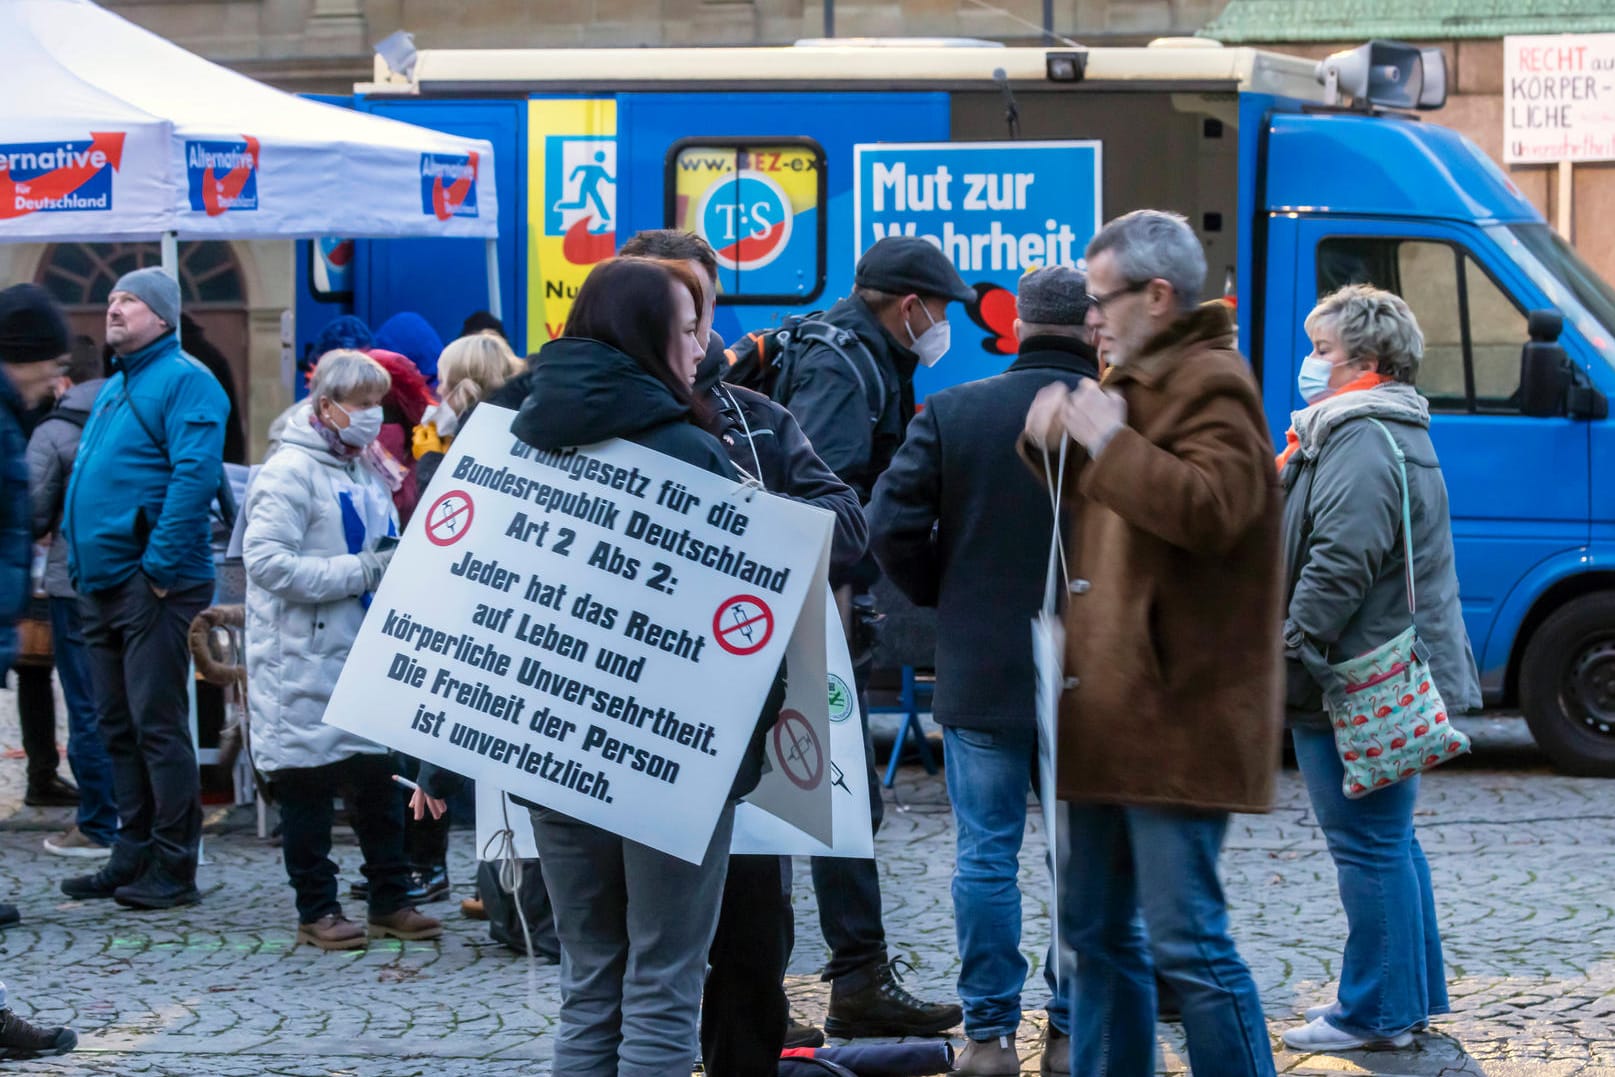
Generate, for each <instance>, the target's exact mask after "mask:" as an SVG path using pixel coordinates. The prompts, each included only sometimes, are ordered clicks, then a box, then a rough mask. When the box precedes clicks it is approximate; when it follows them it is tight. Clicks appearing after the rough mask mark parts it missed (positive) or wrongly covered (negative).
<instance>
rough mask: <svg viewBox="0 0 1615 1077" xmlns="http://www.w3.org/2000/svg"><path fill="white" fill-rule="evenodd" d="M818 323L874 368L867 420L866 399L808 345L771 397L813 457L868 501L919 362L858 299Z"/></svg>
mask: <svg viewBox="0 0 1615 1077" xmlns="http://www.w3.org/2000/svg"><path fill="white" fill-rule="evenodd" d="M822 320H824V321H826V322H828V323H830V324H831V325H834V326H838V327H840V328H842V329H850V330H851V331H852V332H853V333H855V334H857V336H858V339H859V340H861V341H863V344H864V347H866V348H867V349H869V354H870V356H871V357H873V359H874V360H875V363H876V365H877V366H878V367H879V368H880V376H881V381H882V382H883V383H884V391H883V392H882V394H881V398H880V411H879V415H878V416H876V417H875V421H873V422H871V421H870V420H871V413H870V395H869V393H867V392H866V391H865V389H864V387H863V386H861V385H859V384H858V380H857V376H856V375H855V374H854V373H853V372H852V371H851V370H849V369H848V367H847V364H846V363H845V362H843V361H842V360H841V358H840V357H839V356H837V355H836V354H835V352H834V351H833V350H832V349H831V348H830V347H829V346H828V345H826V344H819V343H811V344H808V345H807V346H806V347H805V348H804V349H803V350H802V352H801V354H800V355H798V356H796V357H795V358H794V359H793V361H792V362H790V363H788V364H787V365H786V367H785V368H783V369H782V370H781V371H780V378H779V382H778V384H776V385H775V387H774V399H775V400H777V401H778V402H779V403H781V404H783V405H785V407H786V408H788V409H790V412H791V414H792V415H793V416H795V417H796V421H797V422H798V423H800V424H801V425H802V432H803V433H804V434H806V435H807V438H808V441H809V442H810V443H812V445H813V451H814V452H816V453H818V455H819V459H821V460H823V461H824V462H825V463H826V464H828V465H829V466H830V470H832V471H834V472H835V473H836V474H837V475H838V476H840V478H841V481H842V482H845V483H846V484H847V485H848V486H851V487H852V488H853V489H854V490H856V491H857V492H858V497H859V500H861V501H866V502H867V501H868V500H869V495H870V491H871V490H872V489H873V488H874V486H875V480H876V479H878V478H880V474H881V472H883V471H885V470H886V468H887V465H889V464H890V463H891V460H892V454H894V453H895V452H897V447H898V446H899V445H900V444H902V442H903V431H904V430H905V429H906V428H907V426H908V421H909V419H910V417H912V416H913V414H914V368H915V366H917V365H918V363H919V359H918V357H917V356H915V354H914V353H913V352H912V351H910V350H909V349H907V348H905V347H903V346H902V345H900V344H899V343H898V342H897V341H896V340H894V339H892V336H891V334H890V333H888V332H886V330H885V329H884V328H882V327H881V324H880V322H879V321H877V320H876V318H875V315H874V313H873V312H872V311H871V310H870V309H869V306H868V304H866V303H865V302H864V301H863V300H862V299H859V298H858V297H857V296H855V295H851V296H848V297H847V298H845V299H843V300H842V301H841V302H839V303H837V304H836V305H835V306H833V307H831V308H830V309H829V310H827V311H825V312H824V314H823V316H822Z"/></svg>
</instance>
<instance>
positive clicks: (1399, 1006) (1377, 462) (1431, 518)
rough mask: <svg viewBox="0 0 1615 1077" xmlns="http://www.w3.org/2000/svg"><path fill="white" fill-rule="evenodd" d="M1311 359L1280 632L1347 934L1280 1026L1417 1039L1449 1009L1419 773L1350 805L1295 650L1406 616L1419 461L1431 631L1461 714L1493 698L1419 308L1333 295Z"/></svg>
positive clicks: (1332, 1041) (1334, 1040)
mask: <svg viewBox="0 0 1615 1077" xmlns="http://www.w3.org/2000/svg"><path fill="white" fill-rule="evenodd" d="M1306 330H1307V335H1308V336H1310V337H1311V338H1312V344H1313V349H1314V350H1313V353H1312V354H1311V355H1309V356H1307V358H1306V360H1305V361H1304V362H1303V363H1302V365H1301V375H1300V378H1299V380H1298V384H1299V387H1300V390H1301V395H1302V397H1303V398H1304V399H1305V400H1306V401H1307V402H1308V406H1307V407H1306V408H1304V409H1303V410H1301V411H1298V412H1296V413H1295V415H1294V416H1293V418H1292V422H1293V426H1292V428H1291V430H1290V434H1289V439H1288V441H1289V444H1288V446H1287V447H1286V449H1285V450H1284V453H1283V454H1282V455H1281V456H1280V457H1279V467H1280V473H1281V481H1282V484H1283V486H1284V490H1285V508H1284V552H1285V565H1286V569H1287V578H1288V581H1289V588H1290V590H1289V594H1290V599H1289V607H1288V616H1287V617H1286V619H1285V623H1284V639H1285V646H1286V649H1287V652H1288V653H1289V654H1290V655H1291V656H1292V660H1291V661H1290V662H1289V674H1290V684H1289V692H1288V695H1289V698H1288V701H1287V704H1288V710H1289V717H1290V727H1291V735H1292V736H1293V738H1294V740H1295V754H1296V759H1297V761H1298V762H1299V764H1300V767H1301V774H1302V777H1303V778H1304V779H1305V780H1306V784H1307V792H1308V793H1309V794H1310V796H1311V799H1312V808H1313V812H1314V813H1315V814H1316V815H1317V818H1318V825H1319V826H1320V827H1322V829H1323V833H1324V839H1325V841H1326V842H1327V844H1328V846H1329V854H1330V856H1331V857H1333V858H1334V861H1335V871H1336V874H1337V877H1338V880H1339V885H1340V898H1341V902H1342V904H1344V906H1345V910H1346V923H1347V928H1348V933H1347V937H1346V951H1345V957H1344V959H1343V960H1342V962H1341V969H1340V986H1339V990H1338V997H1337V999H1336V1001H1335V1002H1333V1003H1331V1004H1328V1005H1323V1006H1316V1007H1313V1008H1312V1009H1309V1010H1308V1011H1307V1014H1306V1016H1307V1018H1308V1022H1307V1023H1306V1024H1305V1025H1302V1026H1300V1027H1299V1028H1294V1029H1291V1030H1289V1031H1288V1032H1286V1033H1284V1042H1285V1043H1286V1044H1288V1045H1289V1046H1290V1047H1292V1048H1294V1049H1295V1050H1302V1051H1345V1050H1354V1049H1358V1048H1363V1047H1373V1048H1384V1047H1406V1046H1408V1045H1409V1044H1410V1043H1411V1042H1412V1040H1413V1033H1414V1032H1415V1031H1417V1030H1420V1029H1422V1028H1424V1027H1425V1025H1426V1024H1427V1023H1428V1021H1429V1018H1430V1016H1431V1015H1432V1014H1441V1013H1446V1012H1447V986H1446V979H1445V969H1444V966H1443V962H1442V957H1441V935H1440V931H1439V929H1438V927H1437V925H1436V913H1435V899H1434V896H1433V894H1432V892H1431V886H1430V867H1429V864H1428V863H1426V861H1425V858H1424V852H1423V850H1421V849H1420V848H1419V840H1418V838H1417V837H1416V836H1415V835H1414V833H1413V808H1414V804H1415V802H1416V801H1417V799H1418V793H1419V778H1418V776H1417V775H1415V776H1413V777H1410V778H1407V779H1405V780H1403V781H1400V782H1397V783H1396V784H1394V785H1390V786H1387V787H1385V788H1383V789H1379V790H1376V791H1375V792H1372V793H1369V794H1368V795H1366V796H1364V797H1362V798H1360V799H1356V800H1348V799H1347V798H1346V796H1345V794H1344V793H1343V792H1342V790H1341V778H1342V775H1343V773H1344V768H1343V765H1342V763H1341V760H1340V756H1339V754H1338V752H1337V750H1336V748H1335V741H1334V734H1333V731H1332V730H1331V728H1330V726H1329V722H1328V720H1327V719H1326V718H1325V717H1324V714H1323V701H1322V694H1321V691H1320V689H1319V688H1318V686H1317V684H1316V683H1315V682H1314V681H1313V680H1312V678H1311V677H1310V676H1308V674H1307V673H1306V672H1305V670H1304V669H1303V668H1302V667H1301V665H1300V663H1299V662H1298V661H1295V660H1294V658H1293V656H1294V655H1295V654H1296V653H1298V652H1299V649H1300V648H1301V647H1303V646H1308V645H1310V646H1313V647H1316V648H1319V649H1320V650H1322V652H1323V653H1324V655H1325V656H1326V657H1327V658H1328V660H1329V661H1330V662H1341V661H1344V660H1346V659H1348V658H1355V657H1357V656H1358V655H1361V654H1365V653H1367V652H1368V651H1371V650H1373V649H1374V648H1376V647H1378V646H1380V645H1381V644H1383V643H1385V642H1386V641H1387V640H1390V639H1392V638H1393V637H1395V636H1397V635H1399V634H1400V633H1401V632H1403V631H1404V630H1406V628H1407V627H1408V620H1409V613H1408V591H1407V576H1406V560H1407V558H1406V556H1405V555H1404V553H1403V550H1404V544H1403V539H1402V470H1401V468H1399V467H1398V466H1397V460H1396V455H1395V453H1394V452H1393V451H1392V449H1391V446H1390V443H1389V442H1388V441H1387V440H1386V437H1385V433H1384V432H1383V431H1382V430H1381V428H1380V426H1379V425H1376V424H1375V423H1374V422H1371V421H1370V420H1378V422H1379V424H1382V425H1383V427H1384V430H1387V431H1389V432H1390V434H1391V436H1392V437H1393V438H1395V440H1396V444H1397V446H1398V447H1399V448H1400V449H1401V451H1402V454H1403V456H1404V457H1405V458H1406V470H1407V486H1408V490H1407V492H1408V498H1409V503H1410V507H1411V519H1412V532H1413V535H1412V538H1413V578H1414V580H1415V581H1416V584H1415V585H1416V589H1417V591H1416V593H1417V596H1418V601H1417V609H1418V613H1417V615H1416V616H1415V617H1414V618H1413V619H1414V621H1415V623H1416V626H1417V628H1418V634H1419V638H1420V639H1421V640H1422V641H1423V643H1424V644H1425V645H1426V647H1427V648H1428V650H1429V652H1430V666H1431V670H1432V672H1433V673H1434V675H1435V681H1436V688H1437V689H1439V690H1440V692H1441V695H1442V698H1443V699H1444V700H1445V702H1446V704H1447V706H1448V708H1449V710H1451V711H1452V712H1454V713H1456V712H1459V711H1464V710H1469V709H1472V708H1475V707H1478V706H1480V681H1479V677H1478V675H1477V674H1476V671H1475V659H1474V656H1473V655H1472V654H1471V652H1470V648H1469V637H1468V634H1467V633H1466V632H1465V630H1464V622H1463V611H1462V609H1461V607H1460V605H1459V602H1458V574H1457V570H1456V567H1455V566H1454V559H1453V547H1452V522H1451V519H1450V518H1449V516H1448V510H1447V487H1446V483H1445V481H1444V480H1443V479H1442V477H1441V464H1440V463H1439V461H1437V459H1436V453H1435V447H1434V446H1433V445H1432V444H1431V442H1430V430H1429V428H1430V409H1429V407H1428V405H1427V404H1426V403H1425V400H1424V398H1423V397H1421V396H1420V395H1419V393H1418V391H1417V390H1416V389H1415V388H1414V383H1415V381H1416V379H1417V377H1418V372H1419V360H1420V358H1421V357H1422V356H1423V354H1424V336H1423V334H1422V333H1421V332H1420V331H1419V326H1418V322H1417V321H1416V320H1415V319H1414V317H1413V312H1412V311H1411V310H1409V309H1408V306H1407V304H1406V303H1404V302H1403V301H1402V300H1401V299H1400V298H1398V297H1397V296H1395V295H1393V294H1391V293H1390V292H1385V291H1381V290H1380V289H1378V288H1373V287H1370V286H1368V285H1361V284H1355V285H1348V286H1347V287H1345V288H1342V289H1340V290H1339V291H1337V292H1335V293H1333V294H1331V295H1329V296H1326V297H1325V298H1324V299H1323V301H1322V302H1320V303H1319V304H1318V306H1317V307H1316V308H1315V309H1314V310H1313V311H1312V313H1311V314H1310V315H1308V316H1307V320H1306Z"/></svg>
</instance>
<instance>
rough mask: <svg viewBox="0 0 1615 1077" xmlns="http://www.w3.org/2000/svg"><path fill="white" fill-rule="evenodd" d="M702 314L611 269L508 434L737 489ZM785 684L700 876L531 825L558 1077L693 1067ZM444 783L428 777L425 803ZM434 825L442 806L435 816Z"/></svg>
mask: <svg viewBox="0 0 1615 1077" xmlns="http://www.w3.org/2000/svg"><path fill="white" fill-rule="evenodd" d="M701 307H702V289H701V285H700V283H699V281H697V280H696V279H695V277H694V276H693V275H691V274H690V273H689V271H688V270H687V269H685V268H684V267H682V266H677V265H668V264H663V263H657V262H652V261H648V260H646V259H639V258H617V259H611V260H608V261H605V262H602V263H600V264H599V265H597V266H595V268H594V269H593V270H592V271H590V273H589V276H588V278H587V279H586V280H585V281H584V283H583V286H582V287H581V288H579V290H578V295H577V299H576V301H575V302H574V304H573V307H572V312H571V315H570V317H569V318H568V319H567V325H566V330H565V332H564V334H563V335H562V336H561V337H560V338H559V339H557V340H555V341H552V342H551V343H549V344H547V345H545V347H544V350H543V352H542V354H541V356H540V358H539V361H538V362H537V363H535V364H534V366H533V369H532V371H531V375H532V377H531V381H530V386H531V392H530V395H529V396H528V398H527V400H526V402H525V403H524V404H523V405H522V408H521V411H520V413H518V415H517V417H516V419H515V422H514V423H513V424H512V426H511V432H512V433H514V434H515V435H516V436H517V437H518V438H520V439H521V440H522V441H524V442H526V443H527V444H529V445H532V446H534V447H536V448H539V449H545V450H557V449H562V448H565V447H567V446H572V445H591V444H594V443H595V442H599V441H605V440H608V439H611V438H619V437H620V438H624V439H626V440H628V441H632V442H635V443H636V444H639V445H642V446H644V447H645V448H647V449H652V450H654V451H656V452H660V453H664V454H666V455H668V456H672V457H675V458H677V459H679V460H683V461H685V462H686V463H690V464H694V465H695V466H696V467H699V468H702V469H704V470H706V471H710V472H713V473H714V474H717V475H722V476H724V477H725V478H729V479H735V478H737V477H738V473H737V472H736V471H735V468H734V466H733V465H732V464H731V463H730V462H729V457H728V455H727V454H726V453H725V452H724V449H723V446H722V445H721V444H720V443H719V441H718V440H717V438H716V437H715V436H714V431H715V429H716V427H715V425H714V423H713V420H712V416H711V414H710V412H709V411H708V409H707V408H706V407H705V406H704V405H703V404H702V403H701V402H699V401H697V400H696V399H695V398H694V396H693V395H692V393H691V389H690V384H691V382H692V381H693V380H694V377H695V368H696V364H697V363H698V362H699V360H700V359H701V356H702V349H701V346H700V345H699V343H698V342H697V332H698V329H699V325H700V320H701V318H700V311H701ZM783 700H784V682H783V681H782V680H781V681H777V682H776V684H775V687H774V690H773V692H772V693H771V695H770V698H769V700H768V701H767V702H766V703H765V704H764V706H763V709H762V711H761V713H760V714H759V715H758V719H757V722H756V724H755V726H754V729H753V732H752V737H751V743H750V745H749V747H748V749H747V752H746V754H745V756H744V757H743V759H742V761H741V764H740V767H739V771H738V773H737V774H736V776H735V780H734V783H733V785H732V786H731V788H730V791H729V804H728V805H727V806H726V807H725V809H724V811H723V812H722V814H721V815H720V816H719V818H718V824H717V826H716V828H715V829H714V831H713V834H712V837H711V839H710V842H709V844H708V847H707V852H706V855H705V856H704V857H703V859H702V862H701V863H700V864H698V865H697V864H690V863H687V862H685V861H683V860H680V859H679V858H678V857H675V856H670V855H668V854H666V853H660V852H657V851H655V850H653V849H650V848H648V847H647V846H644V845H641V844H639V843H637V842H633V841H629V840H627V839H625V838H622V837H620V836H618V835H616V834H612V833H610V832H609V831H606V830H603V829H601V828H599V827H596V826H591V825H590V824H587V823H584V822H581V821H580V820H577V819H573V818H571V817H569V816H566V815H564V814H562V813H561V812H558V811H554V810H552V809H548V808H542V807H535V808H533V809H532V816H533V831H534V837H535V839H536V841H537V844H538V851H539V863H540V864H541V865H542V871H543V877H544V887H545V889H546V890H547V891H548V892H549V895H550V901H551V903H552V905H553V906H554V909H555V926H556V933H557V935H558V936H559V938H560V942H561V952H562V961H561V1012H560V1029H559V1032H558V1035H557V1037H556V1042H555V1060H554V1064H553V1067H554V1070H553V1071H554V1073H556V1074H557V1075H558V1077H666V1075H668V1074H674V1073H689V1072H690V1070H691V1069H692V1068H693V1065H694V1061H695V1058H694V1054H695V1051H694V1048H695V1042H696V1020H697V1013H698V1010H699V1007H700V1000H701V985H702V979H703V977H704V975H705V972H706V963H707V951H708V948H709V946H710V945H711V942H712V935H713V932H714V930H715V929H716V926H717V920H718V903H719V899H720V896H721V895H722V892H723V883H724V876H725V873H726V869H727V866H728V861H729V842H730V835H731V833H732V831H733V827H734V803H735V802H736V801H737V800H738V799H739V798H740V797H743V796H745V795H746V794H747V793H749V792H750V791H751V790H752V789H753V788H754V787H755V786H756V785H757V781H758V779H759V777H760V776H761V774H762V760H763V736H764V734H765V733H766V732H767V730H768V728H769V727H770V726H772V725H773V723H774V720H775V719H776V718H777V717H778V714H779V708H780V706H781V705H782V704H783ZM440 774H441V772H437V771H435V769H432V770H429V769H428V768H424V767H423V768H422V774H421V777H422V782H421V784H422V787H423V794H424V796H421V795H418V796H417V797H416V798H415V801H416V802H417V810H419V805H418V802H419V801H421V800H423V799H426V798H428V797H433V796H438V795H441V792H442V790H441V789H440V788H439V787H438V786H437V784H436V780H437V778H438V777H439V776H440ZM425 806H426V807H428V808H430V809H432V810H433V812H434V814H435V813H436V812H438V811H440V810H441V807H442V805H441V803H440V802H433V801H431V800H427V801H426V805H425Z"/></svg>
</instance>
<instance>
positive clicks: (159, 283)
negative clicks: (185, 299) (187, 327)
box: [112, 266, 179, 329]
mask: <svg viewBox="0 0 1615 1077" xmlns="http://www.w3.org/2000/svg"><path fill="white" fill-rule="evenodd" d="M112 290H113V291H114V292H128V293H129V294H130V295H132V296H134V297H135V298H136V299H138V300H140V301H141V302H142V303H144V304H146V306H148V307H150V308H151V312H152V313H153V314H155V315H157V317H159V318H161V319H162V320H163V321H165V322H167V323H168V327H169V328H170V329H178V328H179V281H177V280H175V279H174V278H173V277H170V276H169V275H168V273H167V272H166V271H164V270H162V269H159V268H158V267H157V266H147V267H146V268H145V269H137V270H135V271H134V272H132V273H125V274H124V275H123V276H121V277H119V278H118V283H116V284H114V285H113V286H112Z"/></svg>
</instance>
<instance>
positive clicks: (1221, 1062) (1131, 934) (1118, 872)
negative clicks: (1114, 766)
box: [1060, 803, 1274, 1077]
mask: <svg viewBox="0 0 1615 1077" xmlns="http://www.w3.org/2000/svg"><path fill="white" fill-rule="evenodd" d="M1067 818H1068V819H1069V820H1070V859H1069V861H1068V863H1067V867H1066V871H1065V876H1064V879H1063V881H1062V886H1061V890H1060V899H1061V904H1062V905H1064V906H1065V907H1064V908H1063V909H1062V910H1061V924H1060V927H1061V930H1062V931H1063V932H1064V933H1065V936H1066V941H1067V942H1068V943H1069V944H1070V946H1071V948H1072V949H1073V950H1074V951H1075V952H1076V960H1077V970H1076V975H1075V977H1074V978H1073V983H1074V986H1075V991H1074V993H1073V997H1072V1000H1071V1014H1072V1016H1071V1072H1072V1074H1074V1075H1076V1077H1148V1075H1150V1074H1153V1073H1155V1042H1156V1041H1155V974H1156V973H1157V972H1159V974H1160V976H1161V979H1162V980H1164V981H1165V982H1166V983H1167V984H1169V985H1170V986H1171V987H1172V988H1173V990H1174V991H1176V993H1177V995H1178V999H1179V1002H1180V1005H1181V1007H1182V1010H1183V1031H1184V1034H1185V1036H1186V1037H1187V1038H1188V1041H1189V1066H1190V1068H1191V1069H1192V1070H1193V1071H1194V1074H1195V1077H1273V1073H1274V1070H1273V1046H1272V1043H1271V1041H1270V1040H1269V1039H1268V1036H1267V1022H1266V1020H1265V1019H1264V1018H1263V1016H1262V1003H1261V1000H1260V999H1259V998H1258V997H1257V995H1256V982H1255V981H1254V980H1253V979H1252V978H1251V974H1250V969H1249V968H1247V967H1246V965H1245V962H1244V961H1243V960H1241V959H1240V956H1239V953H1238V951H1237V950H1235V948H1234V940H1233V938H1232V937H1231V936H1230V935H1229V933H1228V906H1227V904H1226V903H1225V902H1224V900H1223V893H1222V883H1221V881H1220V880H1219V879H1218V877H1217V857H1218V854H1219V853H1220V852H1221V850H1222V842H1223V835H1224V834H1225V833H1226V832H1227V830H1228V816H1227V814H1226V813H1224V812H1196V811H1189V810H1186V809H1170V808H1135V807H1120V806H1117V805H1110V804H1080V803H1078V804H1071V805H1070V806H1069V815H1068V816H1067ZM1152 957H1153V961H1152V960H1151V959H1152Z"/></svg>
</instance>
